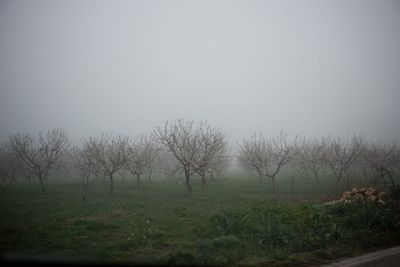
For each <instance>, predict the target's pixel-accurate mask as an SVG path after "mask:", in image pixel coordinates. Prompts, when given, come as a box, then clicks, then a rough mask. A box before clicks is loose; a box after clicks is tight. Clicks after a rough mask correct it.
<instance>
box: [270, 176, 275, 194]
mask: <svg viewBox="0 0 400 267" xmlns="http://www.w3.org/2000/svg"><path fill="white" fill-rule="evenodd" d="M271 179H272V191H274V192H275V176H272V177H271Z"/></svg>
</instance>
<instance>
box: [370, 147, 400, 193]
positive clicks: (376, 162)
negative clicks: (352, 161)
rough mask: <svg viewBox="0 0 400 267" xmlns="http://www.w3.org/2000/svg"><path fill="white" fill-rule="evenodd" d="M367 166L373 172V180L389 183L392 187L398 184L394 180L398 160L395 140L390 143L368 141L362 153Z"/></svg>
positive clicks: (399, 156)
mask: <svg viewBox="0 0 400 267" xmlns="http://www.w3.org/2000/svg"><path fill="white" fill-rule="evenodd" d="M362 157H363V158H364V159H365V161H366V163H367V164H368V166H369V167H370V168H371V169H372V171H373V172H374V173H375V177H374V178H375V181H381V182H383V183H390V184H391V186H392V188H395V187H396V186H398V182H396V180H395V176H396V170H397V169H398V167H399V162H400V147H399V143H398V141H397V140H393V141H392V142H391V143H385V144H382V145H380V144H376V143H370V144H368V145H367V146H366V147H365V150H364V151H363V153H362Z"/></svg>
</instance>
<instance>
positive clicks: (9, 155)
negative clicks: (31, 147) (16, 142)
mask: <svg viewBox="0 0 400 267" xmlns="http://www.w3.org/2000/svg"><path fill="white" fill-rule="evenodd" d="M20 170H21V167H20V162H19V159H18V157H17V155H16V154H15V153H13V151H12V150H11V147H10V144H9V142H3V143H1V145H0V186H4V185H8V184H13V183H15V181H16V177H17V176H18V174H19V173H20Z"/></svg>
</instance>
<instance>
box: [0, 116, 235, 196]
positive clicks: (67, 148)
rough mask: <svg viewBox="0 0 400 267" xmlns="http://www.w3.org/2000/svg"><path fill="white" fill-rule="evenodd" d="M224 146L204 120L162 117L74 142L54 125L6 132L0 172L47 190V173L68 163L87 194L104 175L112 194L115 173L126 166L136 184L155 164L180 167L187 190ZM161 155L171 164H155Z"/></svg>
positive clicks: (216, 164)
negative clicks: (137, 132) (129, 132)
mask: <svg viewBox="0 0 400 267" xmlns="http://www.w3.org/2000/svg"><path fill="white" fill-rule="evenodd" d="M226 149H227V141H226V136H225V134H224V133H223V132H222V131H220V130H218V129H216V128H213V127H211V126H210V125H209V124H208V123H207V122H201V123H200V125H199V126H197V127H195V126H194V123H193V122H191V121H184V120H177V121H175V122H172V123H169V122H166V123H165V126H164V128H161V127H157V128H156V129H155V130H154V131H153V133H152V134H151V135H143V136H140V137H136V138H130V137H129V136H125V135H112V134H102V135H101V136H100V137H88V138H84V139H83V140H82V142H81V144H80V145H75V146H72V147H71V144H70V142H69V140H68V137H67V133H66V131H65V130H63V129H53V130H50V131H48V133H47V134H46V135H43V134H42V133H39V135H38V137H35V136H33V135H29V134H17V135H13V136H10V137H9V139H8V140H7V142H5V143H3V144H2V146H1V150H0V157H1V158H0V160H1V161H0V171H1V172H0V175H1V177H2V179H3V180H4V181H11V180H12V179H14V177H16V175H17V172H20V173H21V174H23V175H25V176H27V177H32V176H33V177H36V178H37V179H38V181H39V183H40V186H41V189H42V191H43V192H45V191H46V190H45V182H46V181H47V179H48V178H49V176H50V175H52V174H54V173H55V172H57V171H60V170H62V169H66V167H65V166H66V164H69V166H72V167H73V168H74V170H75V171H76V172H77V173H78V176H79V177H80V179H81V180H80V181H81V184H82V188H83V191H84V199H86V195H87V191H88V189H89V186H90V184H91V183H92V182H93V178H95V177H107V178H108V179H109V181H110V194H113V192H114V179H115V177H116V175H117V174H118V173H121V172H123V171H125V172H126V171H127V172H129V173H130V174H131V175H132V176H133V177H134V178H135V179H136V181H137V184H138V186H140V179H141V176H142V175H143V174H147V176H148V178H149V179H150V177H151V174H152V172H153V170H154V169H155V168H156V167H157V166H156V165H159V168H161V171H166V172H171V171H172V172H175V173H177V172H183V173H184V174H185V178H186V186H187V189H188V192H189V193H190V192H191V191H192V187H191V181H190V178H191V176H192V175H193V174H195V173H196V174H198V175H199V176H200V177H201V179H202V184H203V186H204V184H205V183H206V176H208V175H211V176H213V175H214V173H217V172H218V171H219V170H220V166H221V165H223V163H224V159H225V158H224V157H225V154H226ZM163 159H165V161H166V162H170V163H171V164H172V165H171V166H169V165H167V166H166V165H165V164H159V163H160V161H163ZM163 167H165V168H164V169H162V168H163ZM2 184H4V183H2Z"/></svg>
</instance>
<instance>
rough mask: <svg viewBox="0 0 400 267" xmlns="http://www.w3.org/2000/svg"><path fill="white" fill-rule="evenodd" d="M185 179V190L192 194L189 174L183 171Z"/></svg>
mask: <svg viewBox="0 0 400 267" xmlns="http://www.w3.org/2000/svg"><path fill="white" fill-rule="evenodd" d="M185 179H186V188H187V190H188V193H189V194H191V193H192V185H191V184H190V174H189V171H187V170H185Z"/></svg>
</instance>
